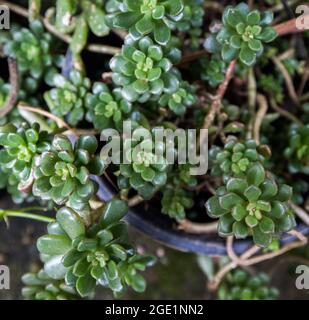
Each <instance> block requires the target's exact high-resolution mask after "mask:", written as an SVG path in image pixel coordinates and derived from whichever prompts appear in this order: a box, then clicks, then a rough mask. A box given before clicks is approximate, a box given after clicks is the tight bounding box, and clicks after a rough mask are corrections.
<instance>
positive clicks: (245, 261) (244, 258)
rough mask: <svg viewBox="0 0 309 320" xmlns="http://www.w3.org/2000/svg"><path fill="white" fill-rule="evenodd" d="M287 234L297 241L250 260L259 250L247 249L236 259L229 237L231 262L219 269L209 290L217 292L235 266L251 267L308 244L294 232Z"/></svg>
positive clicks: (257, 248) (231, 240)
mask: <svg viewBox="0 0 309 320" xmlns="http://www.w3.org/2000/svg"><path fill="white" fill-rule="evenodd" d="M288 234H290V235H293V236H295V237H296V238H298V239H299V241H294V242H291V243H288V244H286V245H285V246H283V247H282V248H281V249H279V250H278V251H274V252H270V253H266V254H262V255H260V256H257V257H253V258H251V259H250V257H252V256H253V255H255V254H256V253H257V252H258V251H259V250H261V248H260V247H258V246H253V247H251V248H250V249H248V250H247V251H246V252H244V253H243V254H242V255H241V256H240V257H238V256H237V255H236V254H235V252H234V250H233V237H229V238H228V239H227V252H228V255H229V257H230V258H231V260H232V261H231V262H230V263H228V264H226V265H225V266H224V267H223V268H221V269H220V270H219V271H218V272H217V274H216V275H215V276H214V278H213V280H212V281H211V282H209V284H208V287H209V288H210V289H211V290H217V289H218V286H219V285H220V283H221V281H222V279H223V278H224V277H225V275H226V274H227V273H228V272H230V271H231V270H233V269H234V268H236V267H237V266H251V265H254V264H257V263H260V262H263V261H266V260H269V259H272V258H274V257H277V256H280V255H282V254H284V253H286V252H288V251H290V250H292V249H295V248H298V247H302V246H304V245H306V244H307V243H308V239H307V238H306V237H305V236H303V235H302V234H301V233H300V232H298V231H296V230H291V231H289V232H288Z"/></svg>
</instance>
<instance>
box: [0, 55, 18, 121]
mask: <svg viewBox="0 0 309 320" xmlns="http://www.w3.org/2000/svg"><path fill="white" fill-rule="evenodd" d="M8 65H9V73H10V86H11V87H10V93H9V95H8V96H7V98H6V101H5V103H4V106H3V107H2V108H1V109H0V117H4V116H5V115H6V114H8V113H9V112H11V110H12V109H13V108H14V105H15V103H16V101H17V95H18V91H19V79H18V66H17V62H16V60H15V59H12V58H8Z"/></svg>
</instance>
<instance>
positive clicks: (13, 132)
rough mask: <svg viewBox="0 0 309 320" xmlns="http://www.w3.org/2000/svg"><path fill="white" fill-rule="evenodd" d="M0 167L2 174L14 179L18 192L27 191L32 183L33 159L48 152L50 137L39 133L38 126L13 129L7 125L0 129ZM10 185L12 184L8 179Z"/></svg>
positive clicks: (44, 133) (12, 126)
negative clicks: (8, 174) (10, 175)
mask: <svg viewBox="0 0 309 320" xmlns="http://www.w3.org/2000/svg"><path fill="white" fill-rule="evenodd" d="M0 146H2V147H3V149H2V150H0V165H1V168H2V170H3V171H4V172H7V173H8V172H10V174H12V175H13V176H14V177H15V178H16V179H14V182H17V184H18V189H19V190H24V191H25V190H27V189H28V188H29V187H30V186H31V184H32V181H33V167H34V158H35V156H36V155H38V154H41V153H43V152H46V151H48V150H50V136H49V135H48V133H47V132H44V131H43V132H40V126H39V125H38V124H33V125H32V126H31V127H29V126H26V125H24V126H20V127H19V128H17V127H15V126H14V125H13V124H7V125H5V126H3V127H0ZM10 181H11V183H10V185H14V186H16V184H14V183H12V178H10Z"/></svg>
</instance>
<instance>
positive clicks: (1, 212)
mask: <svg viewBox="0 0 309 320" xmlns="http://www.w3.org/2000/svg"><path fill="white" fill-rule="evenodd" d="M0 217H3V218H5V217H15V218H25V219H32V220H36V221H42V222H47V223H50V222H53V221H55V219H53V218H50V217H46V216H42V215H38V214H35V213H28V212H21V211H15V210H0Z"/></svg>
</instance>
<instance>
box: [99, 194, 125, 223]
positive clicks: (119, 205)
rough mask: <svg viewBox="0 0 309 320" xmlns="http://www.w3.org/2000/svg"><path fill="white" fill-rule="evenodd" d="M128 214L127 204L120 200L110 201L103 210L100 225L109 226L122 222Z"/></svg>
mask: <svg viewBox="0 0 309 320" xmlns="http://www.w3.org/2000/svg"><path fill="white" fill-rule="evenodd" d="M127 212H128V205H127V203H126V202H124V201H122V200H118V199H113V200H111V201H109V202H108V203H107V204H106V205H105V206H104V208H103V211H102V215H101V218H100V224H101V225H104V226H108V225H110V224H112V223H115V222H118V221H119V220H121V219H122V218H123V217H124V216H125V215H126V213H127Z"/></svg>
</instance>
